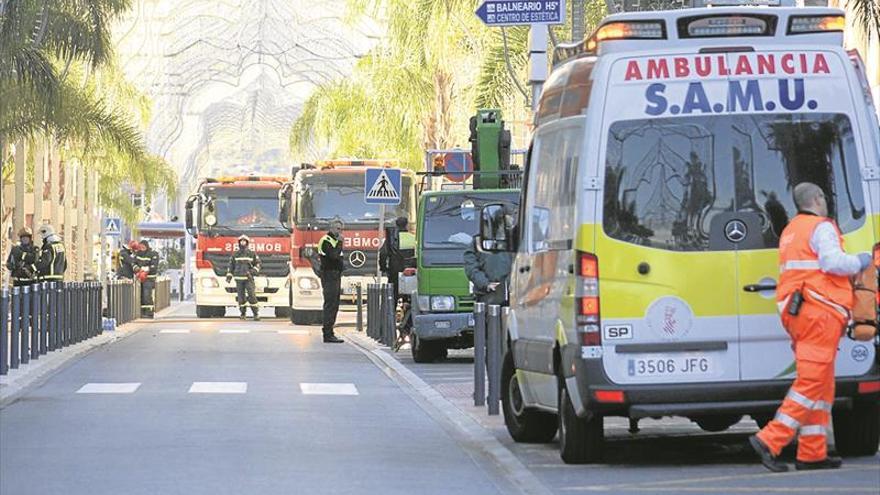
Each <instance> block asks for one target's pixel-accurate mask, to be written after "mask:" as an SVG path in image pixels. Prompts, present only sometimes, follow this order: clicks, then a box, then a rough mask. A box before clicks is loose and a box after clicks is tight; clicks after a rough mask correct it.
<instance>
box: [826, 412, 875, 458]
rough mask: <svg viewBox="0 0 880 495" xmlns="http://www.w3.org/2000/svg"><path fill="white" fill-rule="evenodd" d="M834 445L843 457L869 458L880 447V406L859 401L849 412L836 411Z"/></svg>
mask: <svg viewBox="0 0 880 495" xmlns="http://www.w3.org/2000/svg"><path fill="white" fill-rule="evenodd" d="M832 416H833V421H834V444H835V445H836V447H837V452H838V453H839V454H840V455H843V456H869V455H874V454H876V453H877V447H878V445H880V404H878V403H877V402H876V401H872V400H869V401H857V402H855V403H854V404H853V408H852V409H849V410H835V411H834V413H833V415H832Z"/></svg>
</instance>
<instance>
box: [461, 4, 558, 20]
mask: <svg viewBox="0 0 880 495" xmlns="http://www.w3.org/2000/svg"><path fill="white" fill-rule="evenodd" d="M477 17H479V18H480V20H482V21H483V24H485V25H487V26H520V25H524V24H564V23H565V0H486V1H485V2H483V4H482V5H480V7H479V8H478V9H477Z"/></svg>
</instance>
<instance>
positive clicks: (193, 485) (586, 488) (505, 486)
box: [0, 305, 880, 495]
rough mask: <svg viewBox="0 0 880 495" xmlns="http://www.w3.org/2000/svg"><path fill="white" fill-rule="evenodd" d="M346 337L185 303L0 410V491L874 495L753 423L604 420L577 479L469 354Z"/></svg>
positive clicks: (858, 474)
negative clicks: (779, 460)
mask: <svg viewBox="0 0 880 495" xmlns="http://www.w3.org/2000/svg"><path fill="white" fill-rule="evenodd" d="M341 321H342V322H343V325H344V326H345V327H346V328H345V329H344V331H348V332H353V331H354V330H353V328H352V327H353V325H352V324H351V322H352V321H353V318H352V316H351V315H350V314H345V315H343V317H342V318H341ZM353 340H355V339H354V338H349V342H348V343H346V344H344V345H329V344H323V343H322V342H321V341H320V329H319V328H318V327H300V326H292V325H290V323H288V322H287V321H284V320H274V319H267V320H264V321H262V322H259V323H254V322H250V321H247V322H241V321H239V320H237V319H234V318H225V319H222V320H199V319H196V318H195V315H194V312H193V307H192V306H191V305H182V306H179V307H177V308H176V309H175V310H174V312H172V313H171V314H168V315H165V316H164V317H163V318H161V319H158V320H156V321H155V322H153V323H151V324H149V325H147V326H145V328H143V329H141V330H140V331H137V332H134V333H132V334H131V335H130V336H128V337H126V338H124V339H122V340H119V341H117V342H115V343H113V344H109V345H106V346H103V347H100V348H98V349H96V350H94V351H93V352H91V353H89V354H87V355H86V356H85V357H82V358H80V359H77V360H74V361H73V362H72V363H71V364H69V365H68V366H66V367H65V368H63V369H62V370H60V371H59V372H58V373H56V374H55V375H54V376H52V377H51V378H50V379H48V380H47V381H45V382H44V383H42V384H41V385H37V386H36V387H35V388H32V389H30V390H29V391H28V392H27V393H26V394H25V395H23V396H22V397H21V398H20V399H18V400H17V401H16V402H13V403H12V404H9V405H7V406H5V407H4V408H2V409H0V494H7V493H9V494H13V493H14V494H55V493H59V494H90V495H92V494H104V493H107V494H114V495H115V494H178V493H180V494H225V493H236V494H239V493H245V494H252V493H253V494H257V493H259V494H275V493H278V494H281V493H283V494H290V493H316V494H321V493H333V494H336V493H341V494H345V493H353V494H354V493H358V494H360V493H382V494H396V493H401V494H413V493H418V494H434V493H436V494H447V493H455V494H480V495H483V494H496V493H556V494H572V493H582V492H590V493H607V494H611V493H614V494H628V493H633V494H644V493H668V492H675V493H707V494H708V493H713V494H714V493H723V494H726V493H729V494H734V493H743V492H751V493H835V494H836V493H880V455H875V456H874V457H868V458H857V459H847V461H846V464H845V466H844V469H842V470H840V471H835V472H810V473H800V472H792V473H787V474H782V475H778V474H777V475H774V474H770V473H768V472H766V471H765V470H764V469H763V468H762V467H760V466H759V465H758V463H757V462H756V460H755V459H754V458H753V455H752V454H751V452H750V451H749V450H748V448H747V447H746V444H745V440H746V438H747V436H748V435H749V434H751V433H753V432H754V431H756V427H755V425H754V423H753V422H751V421H750V420H748V418H746V419H745V420H744V421H742V422H741V423H740V424H738V425H736V426H734V427H733V428H732V429H731V430H729V431H728V432H724V433H717V434H710V433H704V432H702V431H701V430H700V429H699V428H697V427H696V426H695V425H693V424H691V423H690V422H689V421H687V420H685V419H668V418H667V419H662V420H648V421H643V422H642V431H641V432H640V433H638V434H636V435H633V434H630V433H629V432H628V431H627V429H628V423H627V422H626V421H625V420H622V419H618V418H611V419H608V420H607V421H606V430H607V436H608V438H609V441H608V456H607V458H606V460H605V462H604V463H603V464H596V465H589V466H568V465H565V464H563V463H562V461H561V460H560V459H559V454H558V447H557V445H556V444H555V443H551V444H546V445H522V444H515V443H513V442H512V441H511V440H510V438H509V436H508V435H507V433H506V431H505V429H504V427H503V423H502V421H501V418H500V417H489V416H487V415H486V412H485V409H477V408H474V407H473V406H472V399H471V397H470V394H471V391H472V387H471V373H472V367H473V358H472V352H471V351H453V352H451V354H450V358H449V359H447V360H446V361H443V362H439V363H433V364H416V363H414V362H413V361H412V359H411V357H410V355H409V352H408V350H402V351H400V352H398V353H395V354H392V353H389V351H388V350H387V349H382V348H375V346H373V347H370V346H364V345H363V342H364V341H365V340H366V339H365V338H358V339H357V340H358V342H359V344H358V345H353V343H352V342H353ZM377 356H381V357H382V358H381V359H377ZM386 358H387V360H388V362H392V363H394V364H396V365H397V366H398V367H399V368H400V369H403V370H408V373H409V372H411V373H409V374H410V375H413V376H414V378H413V379H414V380H417V381H418V383H415V384H413V382H412V380H411V379H409V378H407V379H406V380H404V379H402V378H401V372H400V371H399V370H397V371H395V369H394V368H390V367H389V366H388V362H386V361H383V359H386ZM395 360H396V362H395ZM429 399H430V400H429ZM438 404H440V405H439V406H438ZM443 404H446V405H447V406H448V407H445V409H444V408H443ZM450 411H452V412H450ZM468 422H471V423H473V425H474V426H475V427H476V428H477V429H479V430H480V431H479V432H475V430H474V428H473V427H471V428H468V427H467V423H468ZM480 433H481V434H482V436H480V435H479V434H480ZM469 435H470V436H469ZM483 437H485V438H483ZM487 439H488V440H487ZM787 455H788V456H789V458H790V456H791V453H790V452H789V453H788V454H787ZM535 485H537V488H536V487H535Z"/></svg>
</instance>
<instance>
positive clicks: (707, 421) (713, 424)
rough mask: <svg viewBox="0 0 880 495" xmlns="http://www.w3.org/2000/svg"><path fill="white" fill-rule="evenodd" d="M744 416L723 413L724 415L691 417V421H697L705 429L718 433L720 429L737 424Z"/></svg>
mask: <svg viewBox="0 0 880 495" xmlns="http://www.w3.org/2000/svg"><path fill="white" fill-rule="evenodd" d="M742 418H743V417H742V416H741V415H740V416H737V415H733V416H730V415H727V416H725V415H722V416H695V417H693V418H691V421H693V422H694V423H696V424H697V425H698V426H699V427H700V428H702V429H703V430H704V431H710V432H713V433H717V432H719V431H724V430H726V429H728V428H730V427H731V426H733V425H735V424H737V423H739V422H740V420H742Z"/></svg>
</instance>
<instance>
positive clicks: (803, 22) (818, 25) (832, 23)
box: [788, 15, 846, 34]
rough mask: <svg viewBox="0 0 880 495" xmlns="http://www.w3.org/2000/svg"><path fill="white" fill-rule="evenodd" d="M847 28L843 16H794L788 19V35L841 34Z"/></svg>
mask: <svg viewBox="0 0 880 495" xmlns="http://www.w3.org/2000/svg"><path fill="white" fill-rule="evenodd" d="M845 28H846V19H845V18H844V16H842V15H793V16H791V17H790V18H789V19H788V34H809V33H840V32H843V30H844V29H845Z"/></svg>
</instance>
